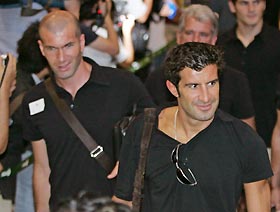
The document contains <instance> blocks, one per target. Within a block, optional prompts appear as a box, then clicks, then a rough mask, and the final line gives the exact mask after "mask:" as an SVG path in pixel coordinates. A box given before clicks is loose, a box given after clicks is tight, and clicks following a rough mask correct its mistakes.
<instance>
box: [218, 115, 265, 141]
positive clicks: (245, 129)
mask: <svg viewBox="0 0 280 212" xmlns="http://www.w3.org/2000/svg"><path fill="white" fill-rule="evenodd" d="M215 118H216V120H217V121H216V123H217V125H218V126H219V128H221V129H220V130H221V132H223V133H226V134H228V136H229V137H231V138H233V139H234V140H236V141H239V143H241V144H242V145H243V144H244V145H245V146H248V145H250V144H252V143H254V142H256V141H257V142H259V143H261V145H264V141H263V140H262V138H261V137H260V136H259V135H258V134H257V133H256V131H255V130H253V129H252V128H251V127H250V126H249V125H248V124H246V123H245V122H243V121H241V120H240V119H238V118H235V117H234V116H232V115H230V114H228V113H226V112H224V111H222V110H217V112H216V117H215Z"/></svg>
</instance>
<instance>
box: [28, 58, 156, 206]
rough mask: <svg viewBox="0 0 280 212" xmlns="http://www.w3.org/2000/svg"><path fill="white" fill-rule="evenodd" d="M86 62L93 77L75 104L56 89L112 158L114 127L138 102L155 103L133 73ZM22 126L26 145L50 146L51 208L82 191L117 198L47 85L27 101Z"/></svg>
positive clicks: (39, 86) (33, 91)
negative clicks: (56, 104) (39, 143)
mask: <svg viewBox="0 0 280 212" xmlns="http://www.w3.org/2000/svg"><path fill="white" fill-rule="evenodd" d="M85 60H86V61H87V62H89V63H90V64H91V65H92V71H91V76H90V79H89V80H88V81H87V82H86V83H85V84H84V85H83V86H82V87H81V88H80V89H79V90H78V92H77V94H76V96H75V99H73V100H72V96H71V95H70V94H69V93H68V92H66V91H65V90H64V89H62V88H61V87H58V86H57V85H56V86H55V87H56V90H57V93H58V95H59V96H60V97H61V98H63V99H64V100H65V101H66V102H67V104H68V105H69V107H70V108H71V109H72V111H73V112H74V114H75V115H76V116H77V118H78V119H79V120H80V122H81V123H82V124H83V126H84V127H85V128H86V129H87V131H88V132H89V134H90V135H92V137H93V138H94V139H95V140H96V141H97V143H99V144H100V145H102V146H103V147H104V151H105V152H106V153H107V154H108V155H109V156H110V157H113V152H112V149H113V143H112V141H113V140H112V138H113V126H114V124H115V123H116V122H117V121H118V120H119V119H120V118H121V117H123V116H125V115H127V114H129V113H130V112H131V111H132V108H133V104H134V103H137V105H138V108H139V109H141V110H142V109H143V108H144V107H150V106H152V101H151V99H150V97H149V95H148V93H147V91H146V90H145V88H144V86H143V84H142V82H141V81H140V80H139V79H138V78H136V77H135V76H134V75H133V74H131V73H129V72H126V71H122V70H118V69H112V68H109V67H101V66H99V65H97V64H96V63H94V62H93V61H92V60H90V59H88V58H87V59H85ZM30 109H32V110H30ZM31 112H33V115H31ZM23 123H25V124H24V129H23V136H24V138H25V139H26V140H29V141H36V140H39V139H42V138H43V139H45V141H46V146H47V152H48V158H49V165H50V168H51V174H50V184H51V200H50V204H51V206H53V205H54V204H55V203H57V201H58V200H61V199H64V198H66V197H70V196H73V195H75V194H77V192H78V191H80V190H82V189H84V190H88V191H92V192H94V193H97V194H102V195H112V193H113V184H114V182H113V181H112V180H107V178H106V172H105V171H104V169H103V168H102V167H101V166H100V165H99V164H98V163H97V162H96V160H95V159H93V158H91V157H90V154H89V151H88V150H87V148H86V147H85V146H84V145H83V143H82V142H81V141H80V140H79V139H78V138H77V136H76V135H75V134H74V133H73V132H72V130H71V129H70V127H69V126H68V125H67V124H66V122H65V121H64V119H63V118H62V116H61V115H60V113H59V112H58V110H57V108H56V107H55V105H54V103H53V102H52V100H51V98H50V96H49V95H48V93H47V92H46V89H45V86H44V84H43V83H41V84H39V85H38V86H36V87H34V88H33V89H32V90H31V91H30V92H29V93H27V95H26V96H25V98H24V100H23ZM42 192H43V191H42Z"/></svg>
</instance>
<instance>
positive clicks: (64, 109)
mask: <svg viewBox="0 0 280 212" xmlns="http://www.w3.org/2000/svg"><path fill="white" fill-rule="evenodd" d="M44 83H45V86H46V89H47V91H48V93H49V95H50V96H51V98H52V100H53V102H54V103H55V105H56V107H57V109H58V110H59V112H60V114H61V115H62V117H63V118H64V119H65V121H66V122H67V124H68V125H69V126H70V127H71V129H72V130H73V131H74V132H75V134H76V135H77V136H78V138H79V139H80V140H81V141H82V143H83V144H84V145H85V146H86V147H87V149H88V150H89V151H90V156H91V157H93V158H95V159H96V160H97V161H98V163H99V164H100V165H101V166H102V167H103V168H104V169H105V170H106V171H107V172H108V173H110V172H111V171H112V170H113V168H114V163H113V161H112V160H111V158H110V157H109V156H108V155H107V154H106V153H105V152H104V151H103V147H102V146H101V145H99V144H97V143H96V141H95V140H94V139H93V138H92V137H91V136H90V135H89V133H88V132H87V131H86V129H85V128H84V127H83V126H82V124H81V123H80V121H79V120H78V119H77V117H76V116H75V115H74V114H73V112H72V111H71V110H70V108H69V107H68V105H67V104H66V102H65V101H64V100H63V99H61V98H59V96H58V95H57V93H56V91H55V88H54V86H53V83H52V81H51V79H50V78H49V79H47V80H45V82H44Z"/></svg>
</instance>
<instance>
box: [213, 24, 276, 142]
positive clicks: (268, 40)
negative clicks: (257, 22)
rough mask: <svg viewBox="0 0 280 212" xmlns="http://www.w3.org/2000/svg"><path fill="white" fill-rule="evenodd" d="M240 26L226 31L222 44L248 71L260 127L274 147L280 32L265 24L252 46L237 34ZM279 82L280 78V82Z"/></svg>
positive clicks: (227, 57) (235, 63)
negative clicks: (246, 45)
mask: <svg viewBox="0 0 280 212" xmlns="http://www.w3.org/2000/svg"><path fill="white" fill-rule="evenodd" d="M235 32H236V28H235V29H233V30H231V31H229V32H227V33H225V34H223V35H222V36H220V37H219V39H218V45H220V46H222V47H223V48H224V52H225V54H224V57H225V61H226V63H227V64H228V65H230V66H231V67H234V68H236V69H237V70H239V71H242V72H244V73H245V74H246V75H247V78H248V80H249V85H250V88H251V93H252V100H253V105H254V108H255V113H256V115H255V118H256V128H257V132H258V133H259V135H260V136H261V137H262V138H263V139H264V141H265V142H266V145H267V146H270V142H271V135H272V130H273V127H274V125H275V121H276V111H275V108H276V105H275V100H276V85H277V77H278V75H279V73H280V60H279V58H280V32H279V31H278V30H277V29H275V28H273V27H270V26H268V25H266V24H264V26H263V29H262V31H261V32H260V33H259V34H258V35H256V36H255V39H254V41H252V42H251V43H250V45H249V46H248V47H244V46H243V44H242V43H241V41H240V40H239V39H238V38H237V36H236V33H235ZM278 83H279V81H278Z"/></svg>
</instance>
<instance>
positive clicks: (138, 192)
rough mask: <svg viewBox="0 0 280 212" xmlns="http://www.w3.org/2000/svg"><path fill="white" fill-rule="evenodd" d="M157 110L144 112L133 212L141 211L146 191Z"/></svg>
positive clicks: (151, 109)
mask: <svg viewBox="0 0 280 212" xmlns="http://www.w3.org/2000/svg"><path fill="white" fill-rule="evenodd" d="M155 111H156V109H155V108H145V110H144V113H145V115H144V127H143V132H142V138H141V146H140V158H139V162H138V168H137V170H136V173H135V178H134V189H133V195H132V211H133V212H140V211H141V202H142V198H143V197H142V193H143V189H144V178H145V170H146V161H147V155H148V148H149V144H150V140H151V135H152V131H153V126H154V123H155V119H156V113H155Z"/></svg>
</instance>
